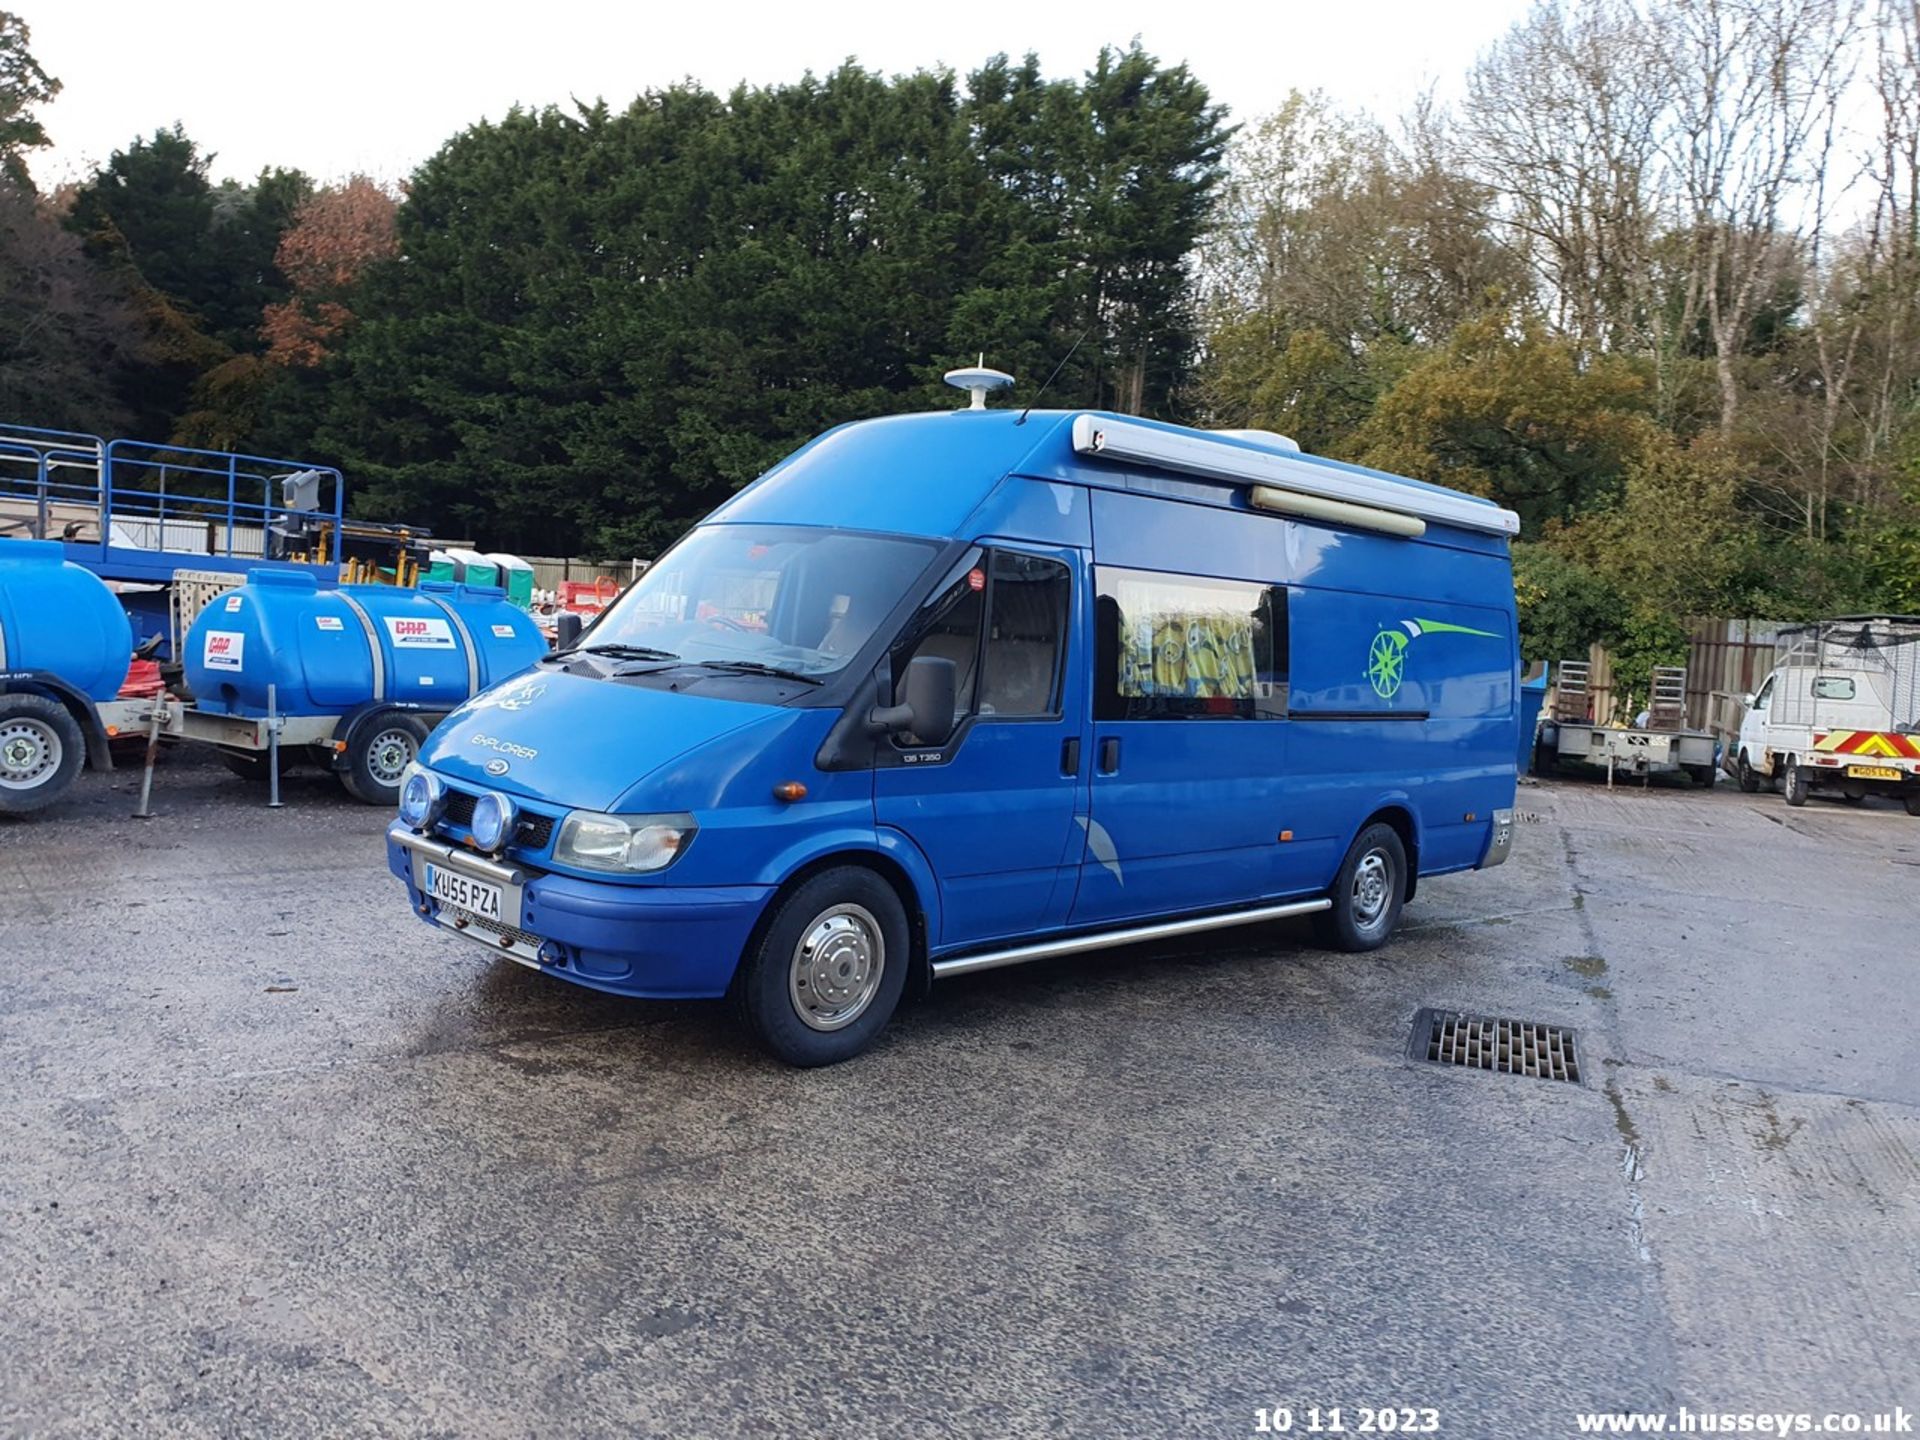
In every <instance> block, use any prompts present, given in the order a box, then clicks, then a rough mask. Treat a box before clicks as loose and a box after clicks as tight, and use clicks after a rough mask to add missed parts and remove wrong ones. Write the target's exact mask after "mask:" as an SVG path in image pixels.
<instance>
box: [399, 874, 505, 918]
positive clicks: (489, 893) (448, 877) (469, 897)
mask: <svg viewBox="0 0 1920 1440" xmlns="http://www.w3.org/2000/svg"><path fill="white" fill-rule="evenodd" d="M426 868H427V873H426V877H425V883H424V884H423V885H422V886H421V888H422V889H423V890H425V891H426V892H427V894H428V896H429V897H430V898H432V899H434V900H436V901H438V902H439V903H440V904H442V905H454V906H457V907H459V908H460V909H462V910H464V911H466V912H467V913H468V914H469V915H478V916H479V917H480V918H481V919H482V920H491V921H493V923H494V924H496V925H511V924H514V923H516V922H517V921H518V920H519V918H520V917H519V916H518V915H514V916H511V917H509V916H507V915H506V914H505V913H504V909H505V906H504V903H503V902H504V899H505V896H504V894H503V892H502V890H501V888H500V887H499V886H498V885H490V884H488V883H487V882H486V881H485V880H476V879H474V878H473V877H472V876H471V875H463V874H462V873H461V872H460V871H458V870H449V869H447V867H446V866H444V865H435V864H432V863H429V864H428V865H427V867H426Z"/></svg>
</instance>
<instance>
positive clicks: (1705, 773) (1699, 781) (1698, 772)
mask: <svg viewBox="0 0 1920 1440" xmlns="http://www.w3.org/2000/svg"><path fill="white" fill-rule="evenodd" d="M1686 771H1687V774H1688V775H1689V776H1691V777H1692V779H1693V783H1694V784H1696V785H1698V786H1699V787H1700V788H1701V789H1703V790H1711V789H1712V788H1713V782H1714V780H1715V778H1716V777H1715V775H1714V772H1713V766H1711V765H1689V766H1687V767H1686Z"/></svg>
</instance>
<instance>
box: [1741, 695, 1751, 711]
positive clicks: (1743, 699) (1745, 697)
mask: <svg viewBox="0 0 1920 1440" xmlns="http://www.w3.org/2000/svg"><path fill="white" fill-rule="evenodd" d="M1740 703H1741V704H1742V705H1744V706H1746V707H1747V709H1749V710H1751V709H1753V696H1752V694H1751V693H1749V694H1746V695H1742V696H1741V697H1740Z"/></svg>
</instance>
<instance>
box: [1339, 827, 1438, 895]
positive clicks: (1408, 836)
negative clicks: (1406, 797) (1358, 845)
mask: <svg viewBox="0 0 1920 1440" xmlns="http://www.w3.org/2000/svg"><path fill="white" fill-rule="evenodd" d="M1369 825H1388V826H1391V827H1392V829H1393V832H1394V833H1395V834H1396V835H1398V836H1399V837H1400V845H1401V848H1402V849H1404V850H1405V851H1406V852H1407V890H1406V894H1404V895H1403V896H1401V897H1400V898H1401V899H1402V900H1403V901H1405V900H1411V899H1413V895H1414V891H1416V890H1418V889H1419V888H1420V841H1419V838H1418V837H1417V835H1416V834H1415V831H1414V824H1413V812H1412V811H1411V810H1408V809H1407V808H1406V807H1405V806H1403V805H1383V806H1381V807H1380V808H1379V809H1378V810H1376V811H1374V812H1373V813H1372V814H1371V815H1369V816H1368V817H1367V818H1366V819H1365V820H1362V821H1361V822H1360V827H1359V829H1357V830H1355V831H1354V832H1353V833H1354V835H1360V834H1362V833H1364V832H1365V830H1366V828H1367V827H1368V826H1369ZM1347 843H1348V844H1349V845H1351V844H1352V843H1353V840H1352V838H1351V837H1349V838H1348V840H1347Z"/></svg>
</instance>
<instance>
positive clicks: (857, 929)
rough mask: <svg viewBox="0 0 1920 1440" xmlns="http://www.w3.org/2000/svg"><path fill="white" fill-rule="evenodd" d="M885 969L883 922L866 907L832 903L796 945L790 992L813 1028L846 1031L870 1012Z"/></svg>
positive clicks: (803, 1020) (803, 1019)
mask: <svg viewBox="0 0 1920 1440" xmlns="http://www.w3.org/2000/svg"><path fill="white" fill-rule="evenodd" d="M886 969H887V942H886V938H885V936H884V935H883V934H882V932H881V929H880V922H879V921H878V920H876V919H875V918H874V916H873V912H872V911H871V910H868V909H867V908H866V907H865V906H863V905H855V904H852V903H850V902H848V903H843V904H839V905H832V906H829V907H828V908H827V909H825V910H823V911H821V912H820V913H819V914H818V915H816V916H815V917H814V918H813V921H812V923H811V924H809V925H808V926H807V928H806V929H805V930H804V931H802V932H801V935H800V939H799V941H798V943H796V944H795V945H794V947H793V961H792V963H791V964H790V965H789V966H788V967H787V995H788V998H789V999H790V1000H792V1002H793V1013H794V1014H796V1015H798V1016H799V1017H800V1020H801V1023H803V1024H804V1025H805V1026H806V1027H807V1028H808V1029H809V1030H821V1031H833V1030H844V1029H846V1028H847V1026H849V1025H851V1024H852V1023H853V1022H854V1021H856V1020H858V1019H859V1018H860V1017H861V1016H862V1015H864V1014H865V1013H866V1012H867V1008H868V1007H869V1006H870V1005H872V1004H873V998H874V996H876V995H878V994H879V993H880V977H881V976H882V975H884V974H885V973H886Z"/></svg>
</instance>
